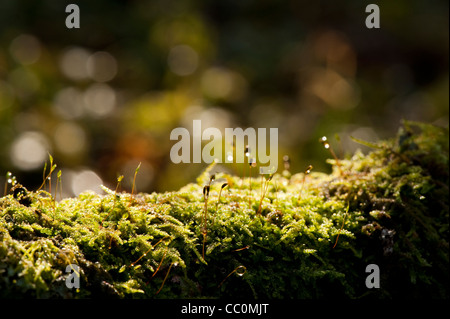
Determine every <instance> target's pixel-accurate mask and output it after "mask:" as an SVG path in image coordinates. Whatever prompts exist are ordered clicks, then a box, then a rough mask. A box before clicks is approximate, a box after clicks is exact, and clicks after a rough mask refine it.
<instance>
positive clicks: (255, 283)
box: [0, 122, 449, 298]
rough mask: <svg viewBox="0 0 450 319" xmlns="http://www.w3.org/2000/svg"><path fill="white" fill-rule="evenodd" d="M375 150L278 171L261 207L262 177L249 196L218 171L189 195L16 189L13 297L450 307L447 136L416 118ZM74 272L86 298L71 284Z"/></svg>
mask: <svg viewBox="0 0 450 319" xmlns="http://www.w3.org/2000/svg"><path fill="white" fill-rule="evenodd" d="M372 146H375V149H374V150H373V152H372V153H370V154H368V155H363V154H362V153H360V152H356V153H355V154H354V155H353V156H352V157H351V158H347V159H340V160H339V167H336V165H335V164H336V160H335V159H333V160H329V163H331V164H332V165H333V173H332V174H330V175H327V174H323V173H319V172H314V171H312V172H310V174H308V176H307V178H305V175H304V173H299V174H292V173H290V174H276V175H274V176H273V178H272V180H270V182H269V184H268V188H267V194H266V196H265V197H264V198H263V199H262V200H261V183H262V182H264V181H265V180H264V179H263V178H261V177H258V178H256V177H253V178H252V179H251V187H250V179H249V178H245V179H243V180H242V179H241V178H239V177H237V176H231V175H228V174H225V173H223V172H219V171H216V167H215V166H214V165H211V166H209V167H208V168H207V169H206V170H205V171H204V173H203V174H202V175H201V176H199V177H198V179H197V183H192V184H188V185H186V186H184V187H183V188H181V189H180V190H179V191H176V192H166V193H152V194H143V193H140V194H129V193H118V192H116V191H114V190H110V189H108V188H106V187H104V186H103V187H102V188H103V190H104V191H105V193H106V195H99V194H96V193H93V192H84V193H82V194H80V195H79V196H78V197H76V198H68V199H64V200H62V201H59V202H57V201H54V200H53V198H52V196H51V195H50V194H49V193H47V192H46V191H43V190H41V191H38V192H33V191H26V190H25V192H22V193H21V194H20V197H19V196H14V195H13V194H12V193H13V192H14V188H13V189H12V190H11V191H10V193H11V194H8V195H6V196H4V197H2V198H1V199H0V207H1V215H0V237H1V244H0V274H1V276H0V291H1V292H0V295H1V296H3V297H5V296H8V297H11V296H13V297H24V296H30V297H39V298H95V297H112V298H113V297H115V298H156V297H157V298H204V297H207V298H221V297H250V298H334V297H347V298H361V297H366V298H368V297H377V298H390V297H399V296H413V297H414V296H415V297H417V296H436V297H445V296H447V297H448V294H449V292H448V286H446V284H445V283H448V279H449V278H448V274H447V269H448V130H447V129H442V128H437V127H434V126H430V125H425V124H420V123H412V122H405V123H404V125H403V127H402V128H401V129H400V131H399V135H398V137H397V138H396V139H395V140H391V141H383V142H379V143H378V144H376V145H372ZM212 174H215V179H214V180H211V178H210V177H211V175H212ZM209 183H210V184H209ZM224 183H227V187H226V188H225V189H221V188H223V187H222V185H223V184H224ZM207 184H208V185H210V190H209V197H208V205H207V211H206V216H207V224H206V228H207V232H206V237H204V236H205V233H204V231H203V227H204V224H203V222H204V220H203V218H204V216H205V215H204V213H205V212H204V210H205V207H206V206H205V202H204V200H205V199H204V194H203V187H204V186H205V185H207ZM15 187H16V188H17V187H22V186H20V185H19V184H18V185H16V186H15ZM300 193H301V196H300ZM14 194H15V193H14ZM219 194H220V202H219ZM25 199H26V200H25ZM260 202H261V209H260V213H258V211H259V203H260ZM203 242H204V245H205V247H204V248H205V250H204V251H205V252H204V254H205V255H204V258H203V256H202V249H203V247H202V246H203ZM333 247H334V248H333ZM369 263H376V264H378V265H380V267H382V269H383V270H385V271H384V272H383V276H382V287H381V289H376V290H368V289H367V288H366V287H365V286H364V280H365V276H366V273H365V272H364V268H365V266H366V265H367V264H369ZM69 264H76V265H78V266H79V267H80V278H81V287H80V288H79V289H69V288H67V287H66V285H65V280H66V278H67V275H68V274H67V273H66V272H65V268H66V266H67V265H69ZM236 269H245V272H242V273H241V272H234V273H233V270H236Z"/></svg>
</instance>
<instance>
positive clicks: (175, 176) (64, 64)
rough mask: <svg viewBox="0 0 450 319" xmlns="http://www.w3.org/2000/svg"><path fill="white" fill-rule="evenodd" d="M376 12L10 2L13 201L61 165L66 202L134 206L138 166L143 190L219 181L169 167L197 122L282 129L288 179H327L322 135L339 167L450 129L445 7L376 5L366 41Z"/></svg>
mask: <svg viewBox="0 0 450 319" xmlns="http://www.w3.org/2000/svg"><path fill="white" fill-rule="evenodd" d="M372 2H373V1H362V0H345V1H294V0H291V1H270V0H258V1H256V0H240V1H237V0H230V1H214V0H206V1H200V0H197V1H184V0H153V1H138V0H135V1H132V0H128V1H126V0H122V1H119V0H96V1H57V0H46V1H45V0H34V1H27V0H14V1H13V0H0V190H1V194H2V195H3V187H4V184H5V182H6V179H5V178H6V174H7V172H8V171H10V172H12V174H13V175H14V176H16V178H17V180H18V181H19V182H20V183H22V184H23V185H24V186H26V187H27V188H29V189H36V188H37V187H39V185H40V184H41V183H42V180H43V168H44V165H45V162H46V161H47V162H48V159H49V157H48V154H49V153H50V154H51V155H52V156H53V158H54V162H55V163H56V164H57V165H58V167H57V169H56V171H55V173H54V175H53V180H55V179H56V172H57V171H58V170H60V169H61V170H62V185H63V191H64V196H74V195H77V194H79V193H80V192H81V191H83V190H86V189H91V190H94V191H99V192H101V189H100V188H99V185H100V184H104V185H107V186H109V187H111V188H115V185H116V182H117V177H118V176H119V175H124V176H125V178H124V180H123V182H122V189H123V190H128V191H130V190H131V188H132V180H133V175H134V172H135V169H136V168H137V166H138V164H139V163H142V164H141V167H140V170H139V173H138V176H137V180H136V188H137V191H139V192H141V191H142V192H144V191H145V192H151V191H167V190H176V189H179V188H180V187H181V186H183V185H184V184H185V183H188V182H193V181H195V178H196V176H197V175H198V174H199V173H200V172H201V171H202V170H203V169H204V168H205V167H206V166H207V164H173V163H172V162H171V161H170V158H169V152H170V148H171V147H172V145H174V143H175V142H174V141H170V139H169V136H170V132H171V130H172V129H173V128H176V127H186V128H188V129H189V130H190V129H191V127H192V120H193V119H201V120H202V127H203V128H206V127H217V128H219V129H221V130H223V129H224V128H225V127H232V128H235V127H242V128H246V127H254V128H259V127H266V128H270V127H278V129H279V150H278V154H279V167H278V171H279V172H280V171H281V170H282V169H283V163H282V159H281V158H282V156H283V155H285V154H287V155H289V157H290V160H291V171H293V172H300V171H303V170H304V169H305V167H306V166H308V165H309V164H312V165H313V166H314V169H315V170H317V171H324V172H327V171H329V169H330V167H329V165H328V164H326V163H325V159H326V158H329V157H331V155H330V154H329V153H328V152H327V151H326V150H324V148H323V147H322V145H321V144H320V143H319V142H318V139H319V138H320V137H321V136H323V135H326V136H328V139H329V141H330V143H331V145H332V146H333V148H334V150H335V151H336V153H337V154H338V156H341V157H342V156H344V154H351V153H352V152H354V151H355V150H356V149H357V148H361V145H358V144H355V143H354V142H352V141H351V140H350V139H349V135H352V136H355V137H358V138H361V139H365V140H368V141H375V140H377V139H379V138H389V137H392V136H393V135H394V134H395V133H396V132H397V129H398V127H399V124H400V121H401V119H402V118H404V119H409V120H417V121H424V122H427V123H434V124H437V125H441V126H448V122H449V118H448V115H449V114H448V111H449V90H448V88H449V83H448V43H449V41H448V40H449V35H448V27H449V25H448V24H449V23H448V22H449V19H448V1H447V0H431V1H425V0H423V1H407V0H396V1H388V0H385V1H376V4H378V5H379V7H380V11H381V28H380V29H367V28H366V26H365V19H366V17H367V15H368V13H366V12H365V8H366V6H367V5H368V4H370V3H372ZM69 3H76V4H77V5H78V6H79V8H80V11H81V28H80V29H67V28H66V26H65V20H66V17H67V15H68V13H65V8H66V6H67V5H68V4H69ZM365 151H367V150H365ZM223 169H228V170H231V171H233V167H232V166H230V167H224V168H223ZM256 171H257V170H254V173H255V176H256ZM47 172H48V169H47ZM235 173H237V174H242V171H238V172H235ZM53 183H55V182H53ZM53 185H54V184H53Z"/></svg>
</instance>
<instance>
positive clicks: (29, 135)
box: [10, 132, 50, 170]
mask: <svg viewBox="0 0 450 319" xmlns="http://www.w3.org/2000/svg"><path fill="white" fill-rule="evenodd" d="M48 152H50V151H49V143H48V141H47V139H46V137H45V136H44V135H43V134H41V133H38V132H24V133H22V134H21V135H19V136H18V137H17V138H16V139H15V140H14V141H13V143H12V145H11V152H10V156H11V160H12V162H13V164H14V165H15V166H16V167H18V168H20V169H22V170H33V169H36V168H38V167H40V166H42V165H43V164H44V162H45V160H46V159H47V157H48Z"/></svg>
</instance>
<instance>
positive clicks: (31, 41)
mask: <svg viewBox="0 0 450 319" xmlns="http://www.w3.org/2000/svg"><path fill="white" fill-rule="evenodd" d="M9 51H10V52H11V55H12V56H13V58H14V59H15V60H16V61H17V62H19V63H21V64H23V65H29V64H33V63H35V62H36V61H37V60H38V59H39V57H40V56H41V45H40V43H39V40H38V39H37V38H36V37H34V36H32V35H30V34H21V35H19V36H18V37H17V38H15V39H14V40H12V42H11V45H10V46H9Z"/></svg>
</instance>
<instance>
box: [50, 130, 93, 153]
mask: <svg viewBox="0 0 450 319" xmlns="http://www.w3.org/2000/svg"><path fill="white" fill-rule="evenodd" d="M54 138H55V145H56V147H57V148H58V149H59V150H60V151H61V152H63V153H65V154H67V155H74V154H77V153H80V152H82V151H83V150H84V149H85V148H86V133H85V132H84V130H83V129H82V128H81V127H80V126H79V125H77V124H75V123H70V122H67V123H61V124H59V125H58V126H57V127H56V129H55V134H54Z"/></svg>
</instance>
